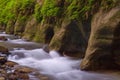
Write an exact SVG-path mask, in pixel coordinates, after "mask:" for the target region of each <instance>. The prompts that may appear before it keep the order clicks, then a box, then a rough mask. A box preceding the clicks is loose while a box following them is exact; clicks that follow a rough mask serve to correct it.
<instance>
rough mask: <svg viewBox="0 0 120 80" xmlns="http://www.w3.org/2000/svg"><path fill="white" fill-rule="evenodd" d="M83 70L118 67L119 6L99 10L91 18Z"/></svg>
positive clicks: (119, 64) (119, 56)
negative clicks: (107, 9)
mask: <svg viewBox="0 0 120 80" xmlns="http://www.w3.org/2000/svg"><path fill="white" fill-rule="evenodd" d="M91 27H92V28H91V34H90V38H89V42H88V47H87V51H86V54H85V58H84V59H83V60H82V62H81V65H80V66H81V69H83V70H100V69H102V70H103V69H105V70H106V69H120V8H119V7H115V8H112V9H111V10H109V11H106V12H105V11H104V10H100V11H99V12H98V13H97V14H96V15H95V16H94V18H93V20H92V25H91Z"/></svg>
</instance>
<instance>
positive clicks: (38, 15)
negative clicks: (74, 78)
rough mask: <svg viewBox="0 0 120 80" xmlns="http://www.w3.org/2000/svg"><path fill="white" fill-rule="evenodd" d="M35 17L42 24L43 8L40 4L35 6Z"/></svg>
mask: <svg viewBox="0 0 120 80" xmlns="http://www.w3.org/2000/svg"><path fill="white" fill-rule="evenodd" d="M34 16H35V18H36V20H37V21H38V22H41V21H42V19H43V16H42V14H41V6H40V5H39V4H36V5H35V14H34Z"/></svg>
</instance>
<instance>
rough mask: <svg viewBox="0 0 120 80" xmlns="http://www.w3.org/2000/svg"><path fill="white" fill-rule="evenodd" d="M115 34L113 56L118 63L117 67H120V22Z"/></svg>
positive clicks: (112, 48) (116, 63)
mask: <svg viewBox="0 0 120 80" xmlns="http://www.w3.org/2000/svg"><path fill="white" fill-rule="evenodd" d="M113 35H114V37H113V42H112V46H111V52H112V57H113V60H114V63H115V65H116V67H115V68H118V69H120V64H118V63H120V22H119V23H118V25H117V26H116V28H115V30H114V34H113Z"/></svg>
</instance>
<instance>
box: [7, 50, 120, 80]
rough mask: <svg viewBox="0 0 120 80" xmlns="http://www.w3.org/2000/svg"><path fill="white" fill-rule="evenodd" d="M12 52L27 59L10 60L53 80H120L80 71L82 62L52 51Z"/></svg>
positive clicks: (12, 58) (12, 57)
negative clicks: (20, 53)
mask: <svg viewBox="0 0 120 80" xmlns="http://www.w3.org/2000/svg"><path fill="white" fill-rule="evenodd" d="M12 52H13V53H14V52H22V53H24V55H25V58H21V59H16V58H15V55H14V56H10V57H9V60H12V61H15V62H17V63H19V64H21V65H25V66H28V67H32V68H35V69H37V70H39V71H40V73H42V74H47V75H49V76H52V77H53V79H52V80H119V79H116V78H115V77H113V76H108V75H101V74H96V73H88V72H84V71H81V70H79V64H80V60H78V59H76V60H75V59H71V58H68V57H61V56H60V55H58V53H57V52H55V51H50V54H48V53H46V52H45V51H44V50H43V49H34V50H14V51H12Z"/></svg>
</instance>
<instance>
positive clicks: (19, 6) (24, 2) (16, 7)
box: [0, 0, 35, 24]
mask: <svg viewBox="0 0 120 80" xmlns="http://www.w3.org/2000/svg"><path fill="white" fill-rule="evenodd" d="M34 4H35V0H0V12H1V14H0V23H4V24H7V22H8V21H9V20H11V19H12V20H13V19H14V20H15V19H17V17H18V14H19V12H20V11H21V12H24V11H25V10H27V9H29V8H31V7H33V6H34Z"/></svg>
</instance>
